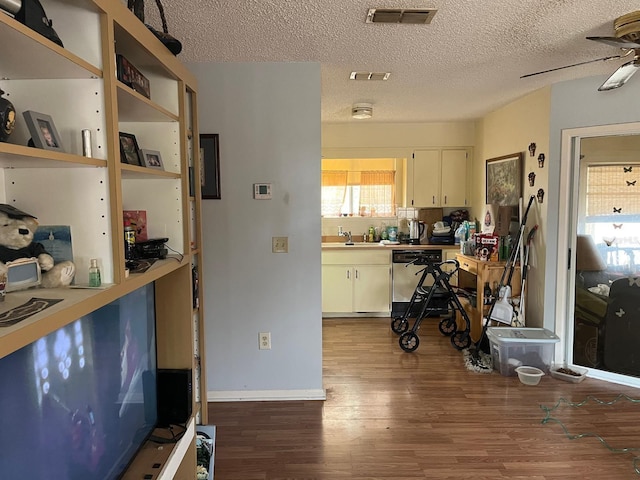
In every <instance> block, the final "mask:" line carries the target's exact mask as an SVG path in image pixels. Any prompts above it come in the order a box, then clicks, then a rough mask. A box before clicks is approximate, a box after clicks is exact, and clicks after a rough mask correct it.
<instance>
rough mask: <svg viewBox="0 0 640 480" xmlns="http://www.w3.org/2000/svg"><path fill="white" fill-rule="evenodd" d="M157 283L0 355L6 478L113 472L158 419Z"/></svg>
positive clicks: (0, 461) (60, 479) (0, 462)
mask: <svg viewBox="0 0 640 480" xmlns="http://www.w3.org/2000/svg"><path fill="white" fill-rule="evenodd" d="M156 372H157V363H156V330H155V308H154V288H153V284H149V285H147V286H144V287H141V288H139V289H137V290H135V291H134V292H131V293H130V294H128V295H126V296H124V297H121V298H119V299H118V300H116V301H114V302H112V303H110V304H108V305H106V306H104V307H102V308H100V309H98V310H96V311H94V312H93V313H91V314H89V315H86V316H84V317H82V318H79V319H77V320H76V321H74V322H72V323H70V324H69V325H67V326H65V327H63V328H61V329H59V330H57V331H55V332H53V333H51V334H49V335H47V336H46V337H43V338H41V339H39V340H37V341H36V342H34V343H32V344H31V345H27V346H26V347H24V348H22V349H20V350H18V351H16V352H14V353H12V354H11V355H8V356H7V357H5V358H3V359H1V360H0V452H2V453H1V454H0V478H2V479H3V480H13V479H24V478H39V479H55V480H65V479H69V480H76V479H83V480H86V479H96V480H97V479H115V478H119V477H121V476H122V474H123V473H124V471H125V470H126V468H127V466H128V465H129V463H130V462H131V460H132V459H133V457H134V456H135V454H136V452H137V451H138V450H139V449H140V447H141V446H142V444H143V443H144V442H145V441H146V439H147V438H148V437H149V435H150V434H151V432H152V431H153V429H154V427H155V425H156V422H157V403H156V402H157V398H156V382H155V377H156Z"/></svg>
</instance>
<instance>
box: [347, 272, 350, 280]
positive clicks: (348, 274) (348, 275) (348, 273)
mask: <svg viewBox="0 0 640 480" xmlns="http://www.w3.org/2000/svg"><path fill="white" fill-rule="evenodd" d="M350 279H351V270H347V280H350Z"/></svg>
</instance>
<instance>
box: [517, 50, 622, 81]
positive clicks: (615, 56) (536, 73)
mask: <svg viewBox="0 0 640 480" xmlns="http://www.w3.org/2000/svg"><path fill="white" fill-rule="evenodd" d="M623 56H624V55H612V56H610V57H602V58H596V59H595V60H587V61H586V62H579V63H573V64H571V65H565V66H564V67H557V68H550V69H549V70H542V71H541V72H535V73H528V74H526V75H522V76H521V77H520V78H526V77H533V76H534V75H540V74H542V73H549V72H555V71H556V70H562V69H564V68H571V67H577V66H578V65H586V64H587V63H593V62H603V61H605V60H613V59H614V58H622V57H623Z"/></svg>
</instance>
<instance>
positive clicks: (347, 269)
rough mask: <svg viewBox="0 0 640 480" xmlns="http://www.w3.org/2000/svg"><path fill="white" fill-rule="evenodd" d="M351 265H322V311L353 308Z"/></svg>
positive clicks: (342, 310)
mask: <svg viewBox="0 0 640 480" xmlns="http://www.w3.org/2000/svg"><path fill="white" fill-rule="evenodd" d="M352 277H353V267H352V266H350V265H323V266H322V311H323V312H351V311H352V308H353V282H352Z"/></svg>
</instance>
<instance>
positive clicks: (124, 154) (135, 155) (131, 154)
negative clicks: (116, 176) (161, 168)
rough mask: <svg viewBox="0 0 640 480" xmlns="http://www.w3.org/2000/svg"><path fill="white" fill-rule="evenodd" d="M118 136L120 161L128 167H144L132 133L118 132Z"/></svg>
mask: <svg viewBox="0 0 640 480" xmlns="http://www.w3.org/2000/svg"><path fill="white" fill-rule="evenodd" d="M118 136H119V138H120V161H121V162H122V163H127V164H129V165H137V166H139V167H142V166H144V163H143V162H142V160H141V155H140V148H139V147H138V141H137V140H136V136H135V135H134V134H132V133H124V132H119V133H118Z"/></svg>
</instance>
